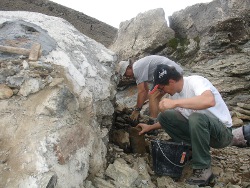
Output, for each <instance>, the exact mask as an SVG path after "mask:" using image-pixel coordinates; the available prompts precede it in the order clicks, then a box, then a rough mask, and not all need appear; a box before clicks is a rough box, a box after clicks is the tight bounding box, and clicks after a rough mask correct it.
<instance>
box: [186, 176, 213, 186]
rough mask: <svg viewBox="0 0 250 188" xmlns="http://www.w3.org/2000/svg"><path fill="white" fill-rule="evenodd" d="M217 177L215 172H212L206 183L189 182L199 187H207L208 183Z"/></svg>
mask: <svg viewBox="0 0 250 188" xmlns="http://www.w3.org/2000/svg"><path fill="white" fill-rule="evenodd" d="M214 178H215V176H214V174H211V176H210V177H209V178H208V179H207V181H205V182H204V183H200V184H199V183H195V182H189V183H188V182H187V183H188V184H189V185H198V186H199V187H205V186H207V185H210V183H211V182H212V180H213V179H214Z"/></svg>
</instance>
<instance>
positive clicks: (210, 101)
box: [159, 90, 215, 111]
mask: <svg viewBox="0 0 250 188" xmlns="http://www.w3.org/2000/svg"><path fill="white" fill-rule="evenodd" d="M213 106H215V98H214V95H213V93H212V92H211V91H210V90H206V91H204V92H203V93H202V94H201V95H199V96H195V97H191V98H186V99H185V98H183V99H177V100H171V99H168V98H165V99H163V100H162V101H161V102H160V104H159V108H160V110H161V111H164V110H167V109H173V108H176V107H181V108H187V109H193V110H203V109H206V108H210V107H213Z"/></svg>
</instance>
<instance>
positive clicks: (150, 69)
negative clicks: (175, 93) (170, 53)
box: [118, 55, 183, 121]
mask: <svg viewBox="0 0 250 188" xmlns="http://www.w3.org/2000/svg"><path fill="white" fill-rule="evenodd" d="M159 64H165V65H169V66H174V67H175V68H176V70H177V71H179V72H180V73H181V74H182V73H183V69H182V68H181V67H180V65H178V64H177V63H175V62H174V61H172V60H170V59H168V58H166V57H164V56H159V55H150V56H146V57H143V58H141V59H139V60H137V61H135V62H134V63H133V62H129V61H121V62H120V63H119V67H118V69H119V70H118V72H119V73H120V74H121V75H122V76H126V77H134V78H135V80H136V84H137V90H138V95H137V103H136V106H135V108H134V111H133V112H132V115H131V116H130V118H131V119H132V120H137V119H138V116H139V114H140V110H141V108H142V106H143V104H144V102H145V101H146V100H147V99H149V113H150V118H151V120H152V121H154V120H156V118H157V115H158V113H159V109H158V104H159V102H160V100H161V98H162V97H163V95H164V93H161V92H159V90H155V92H152V93H150V94H149V93H148V92H149V86H148V83H150V82H152V81H153V74H154V71H155V69H156V66H157V65H159Z"/></svg>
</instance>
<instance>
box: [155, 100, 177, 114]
mask: <svg viewBox="0 0 250 188" xmlns="http://www.w3.org/2000/svg"><path fill="white" fill-rule="evenodd" d="M175 107H176V104H175V100H171V99H168V98H165V99H163V100H161V101H160V103H159V109H160V111H161V112H163V111H165V110H168V109H173V108H175Z"/></svg>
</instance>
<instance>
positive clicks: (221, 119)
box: [138, 65, 233, 186]
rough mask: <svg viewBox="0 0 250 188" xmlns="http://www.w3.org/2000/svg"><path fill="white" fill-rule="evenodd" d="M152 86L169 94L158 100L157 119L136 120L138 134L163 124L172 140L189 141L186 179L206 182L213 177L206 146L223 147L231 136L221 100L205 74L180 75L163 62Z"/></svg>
mask: <svg viewBox="0 0 250 188" xmlns="http://www.w3.org/2000/svg"><path fill="white" fill-rule="evenodd" d="M154 87H157V88H158V89H161V90H162V91H163V92H164V93H168V94H170V95H171V97H170V98H164V99H162V100H161V102H160V103H159V109H160V111H161V113H160V114H159V115H158V121H159V122H158V123H155V124H154V125H147V124H142V123H140V124H138V126H140V127H141V128H142V131H141V132H140V133H139V134H143V133H145V132H148V131H151V130H154V129H159V128H163V129H164V130H165V131H166V132H167V133H168V134H169V136H171V138H172V139H173V140H174V141H175V142H184V143H189V144H191V147H192V168H193V176H192V177H190V178H189V179H188V180H187V183H189V184H192V185H198V186H206V185H207V184H208V183H209V182H210V180H211V179H212V178H213V173H212V170H211V155H210V147H213V148H223V147H226V146H228V145H229V144H230V143H231V141H232V138H233V135H232V128H231V127H232V119H231V116H230V113H229V110H228V108H227V106H226V104H225V102H224V101H223V99H222V97H221V95H220V93H219V92H218V91H217V89H216V88H215V87H214V86H213V85H212V84H211V82H210V81H208V80H207V79H206V78H204V77H202V76H188V77H183V76H182V75H181V74H180V73H178V71H176V69H175V68H174V67H169V66H167V65H158V66H157V68H156V70H155V72H154Z"/></svg>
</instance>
